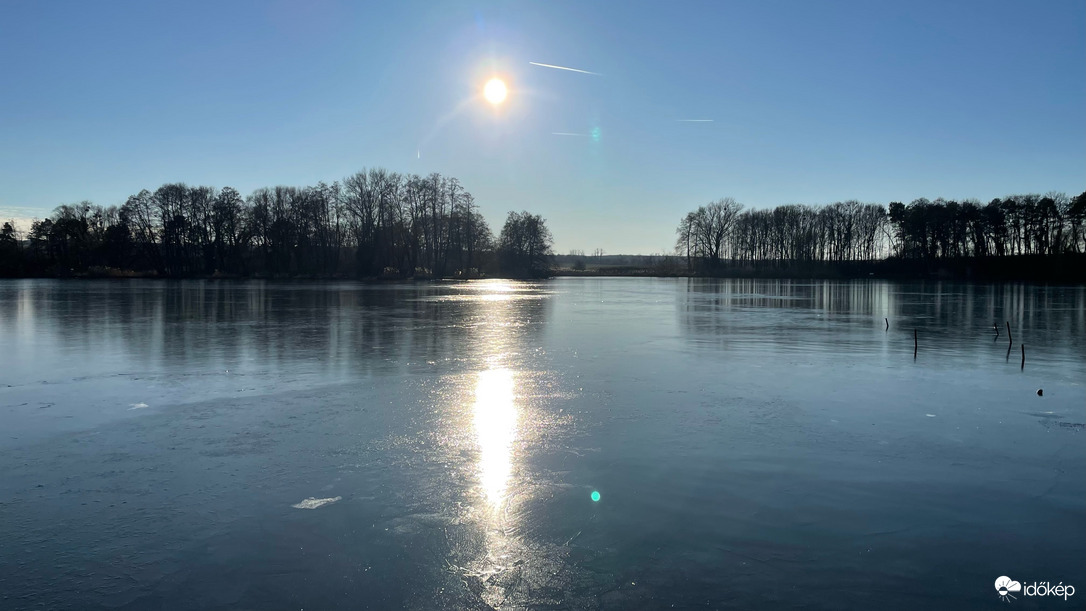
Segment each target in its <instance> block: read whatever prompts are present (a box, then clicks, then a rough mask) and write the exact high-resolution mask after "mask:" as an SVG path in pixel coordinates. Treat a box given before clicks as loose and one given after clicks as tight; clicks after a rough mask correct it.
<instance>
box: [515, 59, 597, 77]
mask: <svg viewBox="0 0 1086 611" xmlns="http://www.w3.org/2000/svg"><path fill="white" fill-rule="evenodd" d="M528 63H529V64H531V65H533V66H539V67H541V68H554V69H555V70H569V71H570V72H580V73H581V74H591V75H594V76H602V75H601V74H600V73H599V72H589V71H588V70H578V69H577V68H567V67H565V66H555V65H553V64H541V63H539V62H528Z"/></svg>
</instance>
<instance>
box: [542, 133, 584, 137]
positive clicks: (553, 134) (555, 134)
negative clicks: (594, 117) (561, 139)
mask: <svg viewBox="0 0 1086 611" xmlns="http://www.w3.org/2000/svg"><path fill="white" fill-rule="evenodd" d="M551 135H552V136H580V137H582V138H587V137H588V134H575V133H573V132H551Z"/></svg>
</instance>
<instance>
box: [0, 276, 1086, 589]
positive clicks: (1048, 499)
mask: <svg viewBox="0 0 1086 611" xmlns="http://www.w3.org/2000/svg"><path fill="white" fill-rule="evenodd" d="M884 318H888V319H889V324H890V326H889V329H886V324H885V322H884ZM1007 321H1009V323H1010V329H1011V332H1012V334H1013V340H1014V344H1013V346H1012V347H1011V349H1010V351H1009V352H1008V338H1007V328H1006V325H1005V322H1007ZM994 322H997V323H998V328H999V335H998V337H997V336H996V333H995V331H994V330H993V323H994ZM914 329H915V330H916V331H917V335H918V350H917V352H916V356H915V358H914V354H913V348H914V345H913V332H914ZM1020 343H1024V344H1025V346H1026V360H1025V365H1024V367H1023V366H1022V363H1021V352H1020ZM1038 389H1043V390H1044V394H1043V396H1038V394H1037V390H1038ZM1084 423H1086V288H1084V287H1064V288H1060V287H1036V286H1028V285H976V284H954V283H935V282H928V283H893V282H883V281H859V282H823V281H777V280H699V279H647V278H613V279H608V278H565V279H555V280H551V281H547V282H538V283H509V282H499V281H482V282H471V283H435V284H422V283H420V284H402V285H382V286H374V285H360V284H356V283H295V284H277V283H270V282H268V283H265V282H236V283H235V282H210V281H208V282H204V281H192V282H156V281H87V282H84V281H74V280H72V281H47V280H32V281H2V282H0V567H3V568H2V569H0V608H3V609H38V608H41V609H45V608H49V609H60V608H65V609H66V608H79V609H113V608H121V609H197V608H199V609H236V608H252V609H300V608H305V609H310V608H312V609H348V608H350V609H394V608H408V609H465V608H466V609H487V608H499V609H523V608H529V609H565V608H571V609H660V608H670V607H671V606H672V605H674V607H675V608H684V609H689V608H710V609H713V608H766V609H768V608H792V607H801V608H805V609H842V608H851V609H874V608H880V609H917V608H932V607H934V608H957V609H969V608H977V609H991V608H995V607H996V605H1002V604H1003V603H1002V602H1000V601H999V600H998V598H997V596H996V591H995V589H994V587H993V583H994V581H995V579H996V578H997V577H999V576H1001V575H1008V576H1010V577H1012V578H1013V579H1015V580H1019V581H1021V582H1022V583H1023V584H1025V583H1027V582H1034V581H1037V582H1040V581H1049V582H1051V583H1052V584H1056V583H1057V582H1063V583H1064V584H1072V585H1074V586H1075V587H1076V588H1079V589H1080V592H1079V593H1077V594H1076V595H1075V598H1076V599H1078V601H1077V603H1076V601H1075V600H1074V599H1072V600H1070V601H1067V602H1066V603H1065V602H1064V601H1062V600H1059V601H1056V600H1041V599H1031V598H1029V597H1024V596H1019V599H1018V600H1017V601H1014V603H1015V606H1016V608H1022V609H1029V608H1072V607H1074V606H1076V605H1080V604H1081V603H1082V600H1083V599H1082V597H1086V431H1084V430H1083V424H1084ZM594 499H598V500H594Z"/></svg>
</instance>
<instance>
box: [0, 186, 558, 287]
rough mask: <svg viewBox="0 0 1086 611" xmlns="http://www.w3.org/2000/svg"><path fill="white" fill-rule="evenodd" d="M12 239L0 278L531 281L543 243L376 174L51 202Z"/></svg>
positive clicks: (455, 200)
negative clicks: (106, 202) (117, 200)
mask: <svg viewBox="0 0 1086 611" xmlns="http://www.w3.org/2000/svg"><path fill="white" fill-rule="evenodd" d="M20 237H22V236H17V235H16V233H15V230H14V228H13V227H12V226H11V224H10V223H8V224H5V225H4V226H3V230H2V233H0V275H9V276H12V275H57V276H64V275H80V274H87V273H89V274H92V275H93V274H98V275H128V274H140V275H155V276H163V277H192V276H226V277H233V276H265V277H267V276H270V277H318V276H319V277H337V276H342V277H362V278H407V277H416V278H417V277H428V278H444V277H479V276H482V275H503V276H507V277H532V276H539V275H543V274H546V272H547V269H548V267H549V262H548V257H549V256H550V254H551V245H552V242H553V240H552V238H551V235H550V232H549V231H548V230H547V228H546V223H545V221H544V220H543V219H542V217H540V216H538V215H532V214H529V213H527V212H522V213H515V212H511V213H510V214H509V217H508V219H507V220H506V222H505V225H504V226H503V228H502V232H501V235H500V236H499V238H498V239H497V240H495V239H494V237H493V235H492V233H491V231H490V228H489V227H488V226H487V223H486V221H485V220H484V219H483V216H482V215H481V214H480V213H479V211H478V209H477V207H476V205H475V202H474V199H473V198H472V196H471V194H470V193H469V192H468V191H467V190H465V189H464V188H463V187H462V186H461V185H460V183H459V182H458V181H457V180H456V179H455V178H448V177H444V176H441V175H438V174H431V175H430V176H426V177H420V176H416V175H402V174H397V173H394V172H389V171H387V170H383V169H373V170H369V171H362V172H358V173H357V174H354V175H353V176H350V177H348V178H346V179H345V180H343V181H342V182H334V183H332V184H325V183H323V182H322V183H319V184H318V185H316V186H313V187H301V188H296V187H274V188H262V189H257V190H256V191H254V192H253V193H252V194H250V195H249V196H248V197H242V195H241V194H240V193H238V191H237V190H235V189H232V188H230V187H225V188H223V189H221V190H219V189H214V188H212V187H196V186H188V185H185V184H181V183H177V184H166V185H163V186H161V187H159V188H158V189H156V190H155V191H148V190H143V191H140V192H139V193H137V194H135V195H132V196H131V197H129V198H128V200H127V201H126V202H124V204H122V205H120V206H109V207H102V206H97V205H94V204H92V203H90V202H83V203H80V204H75V205H63V206H60V207H58V208H57V209H56V210H55V211H54V212H53V214H52V216H51V217H50V218H47V219H45V220H41V221H35V222H34V223H33V225H32V226H31V227H30V231H29V233H28V235H26V236H25V239H20Z"/></svg>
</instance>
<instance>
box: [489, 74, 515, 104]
mask: <svg viewBox="0 0 1086 611" xmlns="http://www.w3.org/2000/svg"><path fill="white" fill-rule="evenodd" d="M507 95H509V90H508V89H507V88H506V87H505V82H504V81H502V80H501V79H500V78H492V79H490V80H489V81H487V82H486V86H484V87H483V97H485V98H486V101H487V102H490V103H491V104H493V105H495V106H497V105H498V104H501V103H502V102H504V101H505V96H507Z"/></svg>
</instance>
